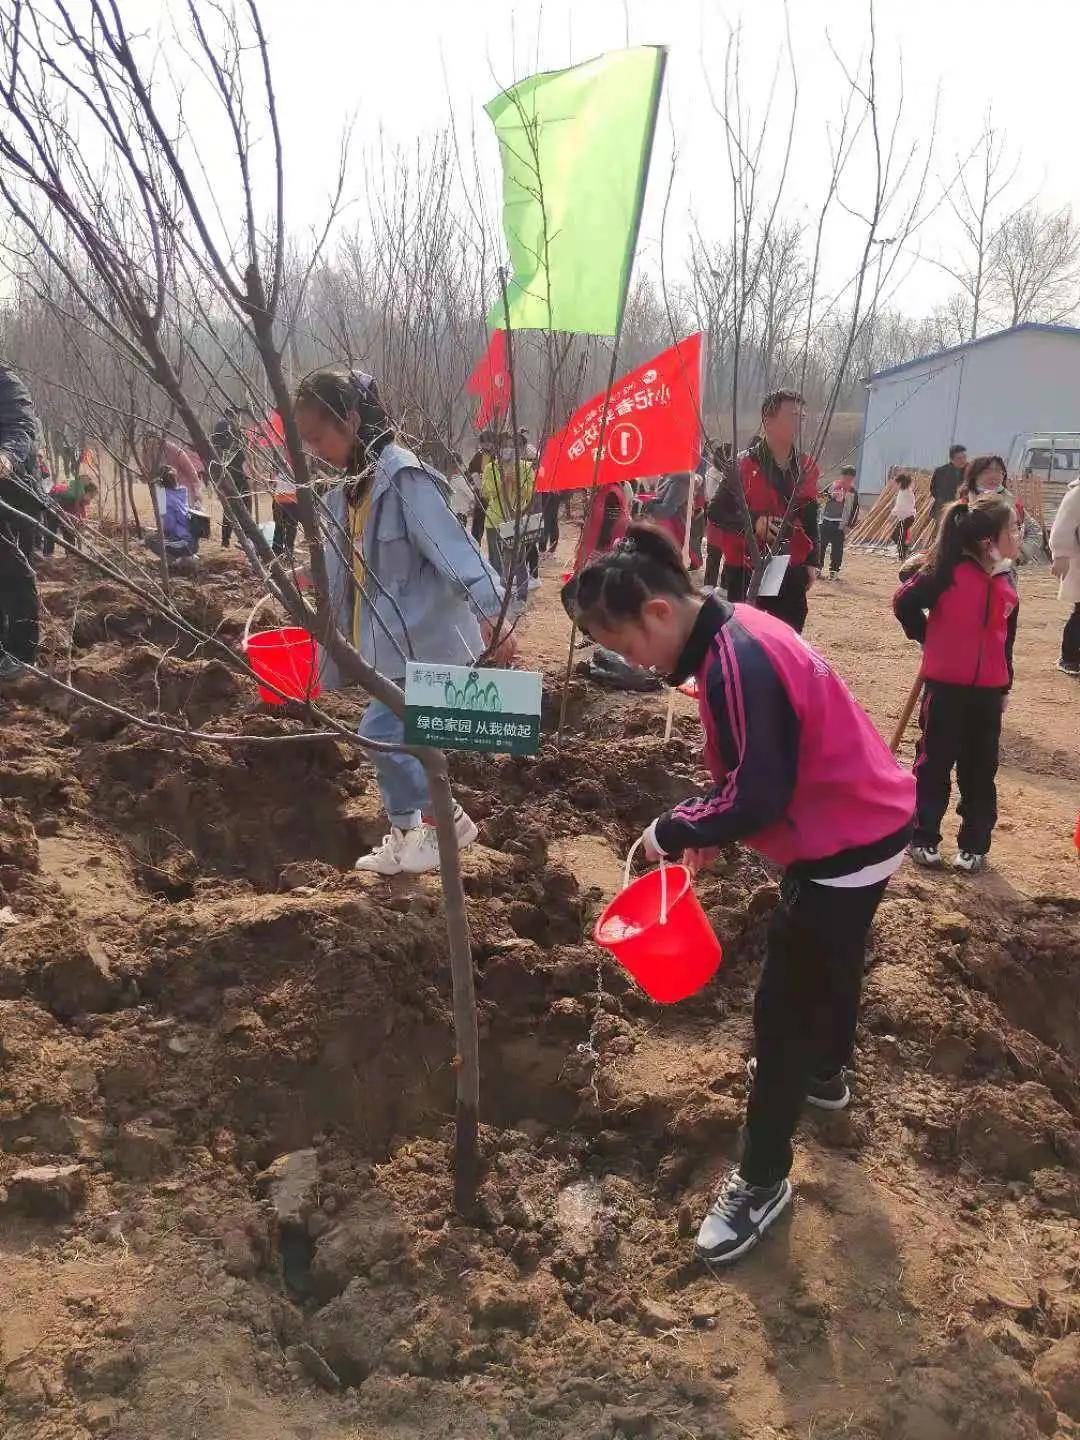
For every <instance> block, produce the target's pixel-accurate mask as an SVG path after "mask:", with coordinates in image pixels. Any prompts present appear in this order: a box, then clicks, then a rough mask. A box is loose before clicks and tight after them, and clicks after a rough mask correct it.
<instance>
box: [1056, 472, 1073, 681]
mask: <svg viewBox="0 0 1080 1440" xmlns="http://www.w3.org/2000/svg"><path fill="white" fill-rule="evenodd" d="M1050 554H1051V556H1052V557H1053V562H1054V563H1053V567H1052V568H1053V571H1054V574H1055V575H1056V576H1057V577H1058V579H1059V580H1060V581H1061V588H1060V589H1059V590H1058V598H1059V599H1061V600H1064V601H1066V602H1067V604H1068V605H1069V606H1070V607H1071V608H1070V610H1069V618H1068V619H1067V620H1066V621H1065V629H1064V630H1063V631H1062V632H1061V659H1060V660H1059V661H1058V669H1059V670H1064V672H1065V674H1066V675H1078V676H1080V480H1074V481H1073V482H1072V484H1071V485H1070V486H1069V488H1068V489H1067V490H1066V491H1065V494H1064V495H1063V496H1062V500H1061V504H1060V505H1059V506H1058V512H1057V514H1056V515H1055V516H1054V523H1053V526H1052V527H1051V529H1050Z"/></svg>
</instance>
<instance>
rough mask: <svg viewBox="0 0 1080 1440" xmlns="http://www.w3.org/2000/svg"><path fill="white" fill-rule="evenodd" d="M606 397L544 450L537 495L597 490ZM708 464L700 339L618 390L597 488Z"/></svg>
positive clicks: (650, 364) (644, 368) (619, 383)
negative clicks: (703, 434) (704, 445)
mask: <svg viewBox="0 0 1080 1440" xmlns="http://www.w3.org/2000/svg"><path fill="white" fill-rule="evenodd" d="M605 393H606V392H604V391H601V393H600V394H599V395H594V396H593V398H592V399H591V400H589V401H588V402H587V403H586V404H584V405H583V406H582V407H581V409H580V410H579V411H578V412H577V414H576V415H574V416H573V418H572V419H571V421H570V423H569V425H567V426H566V428H565V430H560V431H559V433H558V434H557V435H553V436H552V437H551V439H550V440H549V441H548V442H547V444H546V445H545V446H544V454H543V457H542V458H541V461H540V469H539V471H538V472H537V479H536V488H537V490H583V489H587V488H588V487H589V486H591V485H592V483H593V471H594V470H595V469H596V450H597V446H598V444H599V441H600V429H601V425H602V422H603V414H604V397H605ZM700 459H701V335H700V333H699V334H697V335H688V336H687V337H686V339H685V340H680V341H679V342H678V344H676V345H673V346H672V347H671V349H670V350H665V351H664V352H663V354H662V355H657V356H655V357H654V358H653V359H652V360H647V361H646V362H645V364H644V365H641V366H639V367H638V368H637V369H636V370H631V371H630V373H629V374H628V375H624V376H623V377H622V379H620V380H616V381H615V384H614V385H613V386H612V387H611V398H610V400H609V401H608V420H607V433H606V434H605V436H604V453H603V456H602V457H601V460H600V469H599V473H598V475H597V482H596V483H597V484H598V485H614V484H615V483H616V482H617V481H619V480H641V479H643V478H644V477H645V476H647V475H670V474H672V473H677V472H679V471H682V470H695V469H696V468H697V464H698V461H699V460H700Z"/></svg>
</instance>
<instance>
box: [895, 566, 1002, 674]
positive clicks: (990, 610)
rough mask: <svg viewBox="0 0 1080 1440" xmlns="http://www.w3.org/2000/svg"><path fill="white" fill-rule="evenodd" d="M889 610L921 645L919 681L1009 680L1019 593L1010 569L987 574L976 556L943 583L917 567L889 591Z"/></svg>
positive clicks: (930, 572)
mask: <svg viewBox="0 0 1080 1440" xmlns="http://www.w3.org/2000/svg"><path fill="white" fill-rule="evenodd" d="M893 611H894V613H895V615H896V618H897V619H898V620H899V621H900V624H901V625H902V626H903V627H904V634H905V635H906V636H907V637H908V639H909V640H918V641H919V643H920V644H921V645H922V647H923V665H922V673H923V679H924V680H937V681H941V682H943V683H944V684H946V685H977V686H978V687H979V688H980V689H991V690H1007V689H1008V688H1009V686H1010V685H1011V684H1012V670H1013V667H1012V652H1013V642H1014V641H1015V639H1016V621H1017V616H1018V614H1019V611H1020V597H1019V595H1018V594H1017V591H1016V581H1015V579H1014V578H1013V573H1012V571H1011V570H1010V571H1007V572H1006V573H1005V574H1002V575H991V574H989V572H988V571H987V570H985V569H984V568H983V566H982V565H980V564H979V563H978V561H977V560H961V561H960V562H959V564H958V565H957V566H956V569H955V570H954V571H953V574H952V579H951V580H949V581H948V582H947V583H946V584H945V585H944V587H943V586H942V584H941V581H940V580H939V579H938V578H937V576H935V575H934V574H933V572H932V571H929V570H919V571H918V572H917V573H916V574H915V575H914V576H912V578H911V579H910V580H908V581H907V582H906V583H905V584H903V585H901V586H900V589H899V590H898V591H897V592H896V594H895V595H894V596H893Z"/></svg>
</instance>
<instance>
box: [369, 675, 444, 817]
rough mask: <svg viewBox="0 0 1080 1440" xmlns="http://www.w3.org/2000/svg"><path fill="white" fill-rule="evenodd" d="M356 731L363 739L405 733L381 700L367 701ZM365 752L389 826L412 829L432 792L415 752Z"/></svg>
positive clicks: (396, 738) (428, 805)
mask: <svg viewBox="0 0 1080 1440" xmlns="http://www.w3.org/2000/svg"><path fill="white" fill-rule="evenodd" d="M357 734H358V735H359V736H360V737H361V739H363V740H389V741H392V742H393V741H400V740H401V739H402V738H403V737H404V734H405V722H404V721H403V720H401V719H400V718H399V717H398V716H397V715H395V714H394V712H393V711H392V710H390V709H388V708H387V707H386V706H385V705H384V704H383V703H382V701H381V700H370V701H368V707H367V709H366V710H365V711H364V718H363V719H362V720H361V721H360V728H359V730H358V731H357ZM368 754H369V756H370V758H371V763H372V764H373V765H374V766H375V778H376V779H377V780H378V782H379V794H380V795H381V796H382V802H383V805H384V806H385V807H386V813H387V815H388V816H389V817H390V823H391V825H396V826H397V827H398V829H399V830H411V829H412V828H413V826H414V825H419V823H420V816H421V814H423V813H427V814H430V812H431V792H430V791H429V790H428V783H427V776H426V775H425V774H424V767H423V766H422V765H421V764H420V761H419V760H417V758H416V756H415V755H385V754H380V753H379V752H377V751H369V752H368Z"/></svg>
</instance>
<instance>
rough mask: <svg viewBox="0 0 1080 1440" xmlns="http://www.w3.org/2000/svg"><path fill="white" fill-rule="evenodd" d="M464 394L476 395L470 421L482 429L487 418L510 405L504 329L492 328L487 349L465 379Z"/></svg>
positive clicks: (502, 411)
mask: <svg viewBox="0 0 1080 1440" xmlns="http://www.w3.org/2000/svg"><path fill="white" fill-rule="evenodd" d="M465 393H466V394H467V395H476V396H477V397H478V398H479V400H480V404H479V405H478V406H477V407H476V419H475V420H474V421H473V424H474V425H475V426H476V428H477V430H482V429H483V428H484V426H485V425H487V424H488V423H489V422H490V421H491V420H494V419H496V418H497V417H499V416H502V415H505V414H506V412H507V410H509V408H510V371H509V369H508V368H507V364H506V331H505V330H495V331H494V332H493V333H492V336H491V342H490V344H489V345H488V348H487V349H486V350H485V351H484V354H483V355H482V356H481V358H480V361H479V363H478V364H477V366H476V369H475V370H474V371H473V372H472V374H471V375H470V376H469V378H468V380H466V381H465Z"/></svg>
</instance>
